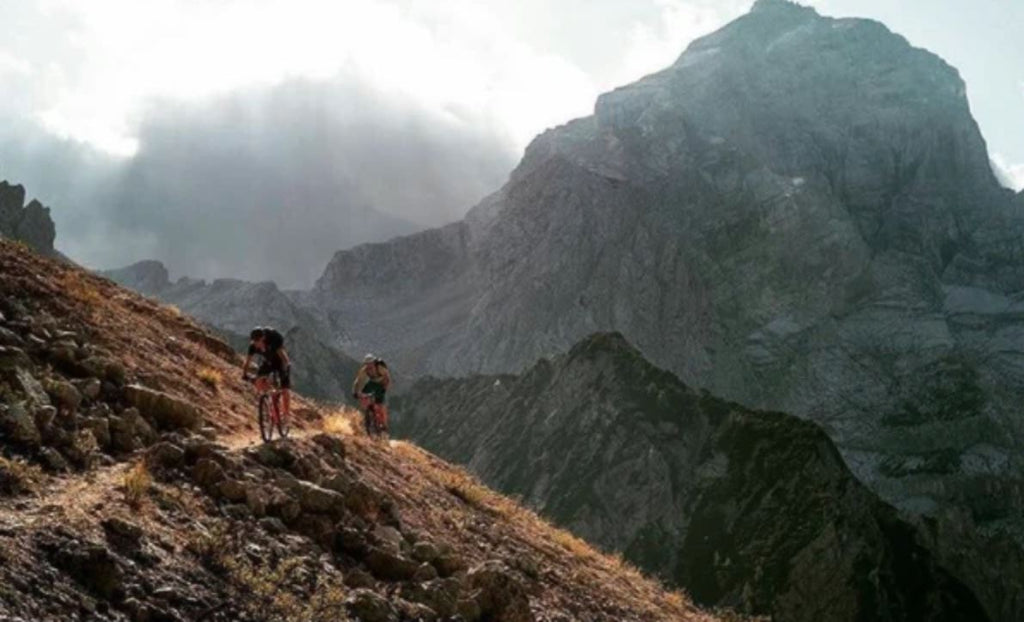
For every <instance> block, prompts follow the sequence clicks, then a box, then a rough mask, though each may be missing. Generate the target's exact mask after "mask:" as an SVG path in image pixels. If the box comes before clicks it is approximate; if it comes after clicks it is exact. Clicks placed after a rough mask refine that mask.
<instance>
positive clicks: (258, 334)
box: [249, 326, 267, 341]
mask: <svg viewBox="0 0 1024 622" xmlns="http://www.w3.org/2000/svg"><path fill="white" fill-rule="evenodd" d="M266 330H267V329H265V328H263V327H262V326H257V327H256V328H254V329H252V330H251V331H250V332H249V340H250V341H256V340H257V339H261V338H262V337H263V335H264V334H266Z"/></svg>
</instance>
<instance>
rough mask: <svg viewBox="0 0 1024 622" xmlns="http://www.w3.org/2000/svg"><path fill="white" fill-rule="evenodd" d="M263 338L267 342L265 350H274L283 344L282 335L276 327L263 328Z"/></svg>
mask: <svg viewBox="0 0 1024 622" xmlns="http://www.w3.org/2000/svg"><path fill="white" fill-rule="evenodd" d="M263 339H264V341H266V343H267V352H276V351H278V350H280V349H281V347H282V346H284V335H282V334H281V333H279V332H277V329H276V328H264V329H263Z"/></svg>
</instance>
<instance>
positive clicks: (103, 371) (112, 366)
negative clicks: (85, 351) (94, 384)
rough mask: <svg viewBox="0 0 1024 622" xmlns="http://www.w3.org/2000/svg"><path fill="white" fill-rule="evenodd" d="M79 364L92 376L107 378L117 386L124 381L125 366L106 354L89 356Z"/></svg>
mask: <svg viewBox="0 0 1024 622" xmlns="http://www.w3.org/2000/svg"><path fill="white" fill-rule="evenodd" d="M79 366H80V367H81V368H82V369H83V370H84V371H85V372H86V373H87V374H88V375H89V376H92V377H93V378H99V379H101V380H108V381H110V382H112V383H114V384H116V385H118V386H120V385H123V384H124V382H125V376H126V373H125V368H124V365H122V364H121V363H120V362H118V361H116V360H114V359H112V358H109V357H106V356H98V355H97V356H90V357H88V358H86V359H85V360H83V361H80V362H79Z"/></svg>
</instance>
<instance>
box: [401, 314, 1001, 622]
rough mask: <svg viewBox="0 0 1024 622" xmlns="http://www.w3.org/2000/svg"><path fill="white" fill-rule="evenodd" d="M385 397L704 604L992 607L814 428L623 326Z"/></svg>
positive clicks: (789, 614)
mask: <svg viewBox="0 0 1024 622" xmlns="http://www.w3.org/2000/svg"><path fill="white" fill-rule="evenodd" d="M393 410H394V412H395V421H396V431H400V432H403V433H406V434H409V435H411V436H412V437H413V438H415V439H417V441H419V442H421V443H422V444H423V445H424V446H425V447H427V448H430V449H431V450H433V451H436V452H438V453H440V454H441V455H443V456H446V457H449V458H451V459H454V460H457V461H459V462H463V463H465V464H467V465H468V466H469V467H470V468H472V469H473V470H474V471H475V472H477V473H479V474H480V475H481V476H482V477H483V479H484V480H485V481H486V482H488V483H489V484H491V485H493V486H495V487H497V488H498V489H500V490H503V491H506V492H507V493H509V494H515V495H521V496H522V498H523V499H524V500H525V501H526V502H528V503H529V504H531V505H533V506H534V507H537V508H538V509H539V511H541V512H542V513H543V514H544V515H546V516H548V517H550V518H552V519H554V520H555V521H556V522H557V523H558V524H560V525H563V526H566V527H569V528H571V529H572V530H573V531H574V532H575V533H577V534H579V535H581V536H583V537H585V538H587V539H589V540H591V541H593V542H596V543H598V544H600V545H601V546H603V547H606V548H608V549H611V550H616V551H622V552H624V554H625V556H626V557H627V558H628V559H629V560H630V561H633V562H634V563H637V564H638V565H640V566H641V567H642V568H644V569H647V570H650V571H654V572H657V573H658V574H659V575H660V576H662V577H664V578H665V579H667V580H669V581H671V582H673V583H675V584H676V585H680V586H682V587H685V589H686V590H687V591H688V592H689V593H690V594H691V595H692V596H693V597H694V598H695V599H696V600H697V601H698V602H701V603H704V604H708V605H727V606H731V607H737V608H740V609H743V610H746V611H749V612H753V613H758V614H771V615H772V616H773V619H775V620H779V621H791V620H806V621H808V622H810V621H815V622H822V621H839V620H851V621H852V620H984V619H988V618H987V616H986V614H985V612H984V611H983V610H982V609H981V607H980V605H979V604H978V602H977V600H976V599H975V597H974V596H973V594H972V593H971V591H970V590H969V589H967V588H966V587H965V586H964V585H963V584H962V583H961V582H960V581H958V580H956V579H955V578H953V577H952V576H951V574H950V573H949V572H948V571H947V570H945V569H944V568H942V567H941V566H940V565H939V563H938V562H937V561H936V559H935V557H934V556H933V555H932V554H931V553H930V552H928V551H927V550H926V549H925V548H924V546H923V544H924V542H923V540H922V536H921V535H919V534H918V533H917V532H916V530H915V529H914V528H913V527H911V526H910V525H909V524H907V523H905V522H903V521H902V520H901V519H900V518H898V516H897V513H896V511H895V510H894V509H893V508H892V507H890V506H888V505H886V504H885V503H883V502H881V501H880V500H879V499H878V497H877V496H876V495H874V494H873V493H871V492H870V491H869V490H868V489H867V488H865V487H864V486H863V485H861V484H860V483H859V482H857V480H856V479H855V478H854V477H853V475H852V474H851V473H850V471H849V469H847V467H846V466H845V465H844V463H843V460H842V458H841V457H840V456H839V453H838V452H837V451H836V448H835V446H834V445H833V444H832V443H831V441H830V440H829V439H828V437H827V435H826V434H824V432H822V431H821V429H820V428H818V427H817V426H815V425H813V424H811V423H808V422H806V421H801V420H799V419H797V418H795V417H791V416H787V415H782V414H777V413H764V412H754V411H750V410H747V409H745V408H743V407H740V406H738V405H736V404H731V403H728V402H725V401H722V400H720V399H718V398H715V397H713V396H711V395H709V394H707V393H701V392H697V391H694V390H692V389H689V388H688V387H686V386H685V385H683V384H682V383H681V382H680V381H679V380H678V379H677V378H676V377H675V376H674V375H672V374H671V373H669V372H666V371H663V370H660V369H657V368H655V367H653V366H652V365H650V364H649V363H647V362H646V361H645V360H644V359H643V358H642V356H641V355H640V353H639V352H638V351H636V350H635V349H633V348H632V347H631V346H629V345H628V344H627V343H626V342H625V340H624V339H623V338H622V337H621V335H617V334H604V335H595V336H593V337H591V338H588V339H587V340H585V341H583V342H582V343H580V344H579V345H577V346H576V347H574V348H573V349H572V350H571V351H570V352H569V353H568V354H567V355H564V356H562V357H559V358H556V359H554V360H551V361H548V360H544V361H541V362H539V363H537V364H536V365H535V366H534V367H532V368H531V369H530V370H528V371H527V372H525V373H524V374H522V375H521V376H476V377H471V378H468V379H464V380H433V379H429V380H424V381H421V382H420V383H418V384H417V385H416V386H414V387H413V389H412V390H411V392H410V393H409V394H407V395H405V396H403V397H402V398H401V400H400V401H399V402H396V404H395V406H394V409H393Z"/></svg>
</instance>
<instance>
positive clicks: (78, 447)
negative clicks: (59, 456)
mask: <svg viewBox="0 0 1024 622" xmlns="http://www.w3.org/2000/svg"><path fill="white" fill-rule="evenodd" d="M98 450H99V444H98V443H97V442H96V437H95V436H94V435H93V433H92V430H89V429H84V430H78V431H77V432H75V433H74V434H73V435H72V437H71V444H70V445H68V446H66V447H64V448H63V453H64V456H65V457H66V458H67V459H68V460H70V461H71V462H72V463H73V464H75V465H77V466H79V467H82V468H83V469H87V468H89V467H91V466H92V462H93V459H94V458H95V457H96V452H97V451H98Z"/></svg>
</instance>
